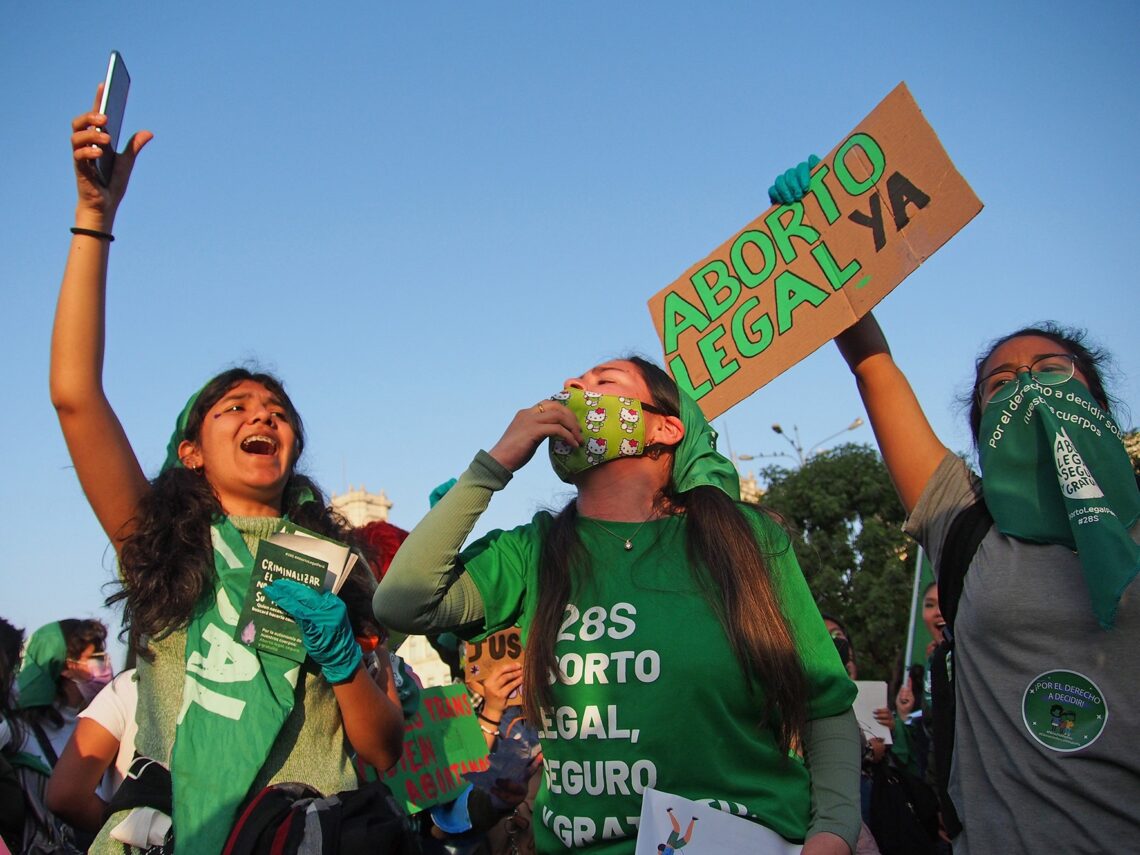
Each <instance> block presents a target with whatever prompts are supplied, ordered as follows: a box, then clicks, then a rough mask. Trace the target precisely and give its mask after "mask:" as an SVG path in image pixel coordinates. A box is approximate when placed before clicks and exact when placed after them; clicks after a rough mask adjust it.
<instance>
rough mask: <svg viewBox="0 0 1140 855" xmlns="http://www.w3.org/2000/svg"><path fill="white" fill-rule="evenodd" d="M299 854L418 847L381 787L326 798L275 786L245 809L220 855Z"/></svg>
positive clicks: (414, 851)
mask: <svg viewBox="0 0 1140 855" xmlns="http://www.w3.org/2000/svg"><path fill="white" fill-rule="evenodd" d="M314 819H315V820H316V822H314V821H313V820H314ZM297 852H305V853H337V852H340V853H345V855H354V853H360V855H364V853H368V855H418V853H419V852H420V843H419V837H418V835H417V833H416V831H415V828H414V826H413V825H412V823H411V820H410V819H409V817H408V815H407V814H406V813H405V812H404V810H403V808H402V807H401V806H400V804H399V803H398V802H397V801H396V799H395V797H393V795H392V791H391V790H389V789H388V787H387V786H386V785H385V784H384V783H383V782H382V781H373V782H372V783H370V784H364V785H362V786H361V787H360V789H357V790H346V791H344V792H341V793H335V794H334V795H331V796H328V797H327V798H326V797H323V796H322V795H321V794H320V793H319V792H317V791H316V790H314V789H313V788H312V787H309V786H307V785H305V784H273V785H271V786H268V787H266V788H265V789H263V790H262V791H261V792H259V793H258V794H257V795H256V796H254V797H253V800H252V801H250V803H249V804H248V805H246V807H245V809H244V810H243V811H242V813H241V815H240V816H239V817H238V820H237V822H236V823H235V824H234V827H233V829H232V830H231V831H230V836H229V840H227V841H226V846H225V849H223V850H222V855H291V853H297Z"/></svg>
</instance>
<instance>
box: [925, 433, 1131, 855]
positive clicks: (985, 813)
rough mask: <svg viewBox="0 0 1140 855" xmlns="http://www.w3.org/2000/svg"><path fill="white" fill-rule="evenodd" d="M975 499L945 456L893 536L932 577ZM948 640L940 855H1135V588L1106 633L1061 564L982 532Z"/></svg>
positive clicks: (965, 476) (1055, 550)
mask: <svg viewBox="0 0 1140 855" xmlns="http://www.w3.org/2000/svg"><path fill="white" fill-rule="evenodd" d="M980 496H981V481H980V480H979V479H978V478H977V476H976V475H974V474H973V473H972V472H970V470H969V469H968V468H967V467H966V465H965V464H964V463H963V462H962V460H960V459H959V458H958V457H956V456H955V455H953V454H947V456H946V458H945V459H944V460H943V461H942V463H941V464H940V465H939V467H938V469H937V471H935V473H934V475H933V477H932V478H931V480H930V483H929V484H927V485H926V489H925V490H924V491H923V494H922V496H921V498H920V499H919V502H918V505H917V506H916V507H915V509H914V513H912V514H911V517H910V519H909V520H908V521H907V525H906V530H907V532H908V533H909V534H911V535H913V536H914V537H915V538H916V539H917V540H918V541H919V543H921V544H922V546H923V548H924V549H925V550H926V552H927V554H928V555H929V556H930V558H931V561H932V562H933V564H934V566H935V567H937V566H938V562H939V559H940V558H941V553H942V547H943V541H944V539H945V537H946V532H947V529H948V528H949V526H950V524H951V523H952V522H953V520H954V518H955V516H956V515H957V514H958V512H959V511H961V510H962V509H963V508H965V507H967V506H969V505H971V504H973V502H974V501H976V499H977V498H979V497H980ZM1132 538H1133V540H1136V541H1137V542H1140V523H1138V524H1137V525H1135V526H1133V528H1132ZM955 630H956V632H955V638H956V642H955V649H954V666H953V667H954V679H955V681H956V684H957V715H956V722H955V743H954V762H953V765H952V766H951V770H950V796H951V798H953V800H954V804H955V806H956V807H957V809H958V813H959V815H960V817H961V819H962V824H963V826H964V830H963V831H962V833H961V835H959V837H958V838H957V839H956V840H955V841H954V855H978V853H986V852H996V853H1002V855H1006V853H1010V852H1048V853H1066V855H1071V853H1083V852H1088V853H1103V852H1125V851H1133V852H1137V851H1140V655H1138V654H1140V587H1138V585H1137V584H1136V583H1134V584H1133V585H1132V586H1131V587H1130V588H1128V589H1127V590H1126V591H1125V592H1124V596H1123V597H1122V598H1121V600H1120V607H1119V610H1118V612H1117V616H1116V626H1115V628H1113V629H1112V630H1110V631H1107V632H1106V631H1105V630H1103V629H1101V628H1100V626H1099V625H1098V623H1097V621H1096V618H1095V617H1094V616H1093V611H1092V604H1091V602H1090V600H1089V595H1088V590H1087V588H1086V587H1085V581H1084V578H1083V575H1082V570H1081V565H1080V562H1079V560H1078V558H1077V556H1076V554H1075V553H1074V552H1073V551H1072V550H1070V549H1068V548H1067V547H1064V546H1054V545H1046V546H1043V545H1039V544H1032V543H1027V542H1024V541H1019V540H1016V539H1014V538H1010V537H1006V536H1005V535H1003V534H1001V533H1000V532H999V531H998V530H997V529H996V528H991V529H990V531H989V532H987V534H986V536H985V538H984V539H983V540H982V542H981V545H980V546H979V547H978V551H977V553H976V554H975V555H974V559H973V561H972V562H971V563H970V567H969V571H968V572H967V574H966V579H965V587H964V589H963V592H962V599H961V601H960V603H959V607H958V616H957V619H956V621H955Z"/></svg>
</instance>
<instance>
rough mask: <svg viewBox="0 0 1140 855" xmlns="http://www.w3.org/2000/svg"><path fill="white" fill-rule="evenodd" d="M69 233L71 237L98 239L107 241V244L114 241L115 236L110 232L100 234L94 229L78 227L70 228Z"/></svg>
mask: <svg viewBox="0 0 1140 855" xmlns="http://www.w3.org/2000/svg"><path fill="white" fill-rule="evenodd" d="M71 233H72V234H73V235H86V236H87V237H93V238H98V239H99V240H105V241H107V243H110V242H111V241H113V240H114V239H115V236H114V235H113V234H111V233H110V232H100V231H96V230H95V229H81V228H79V226H72V227H71Z"/></svg>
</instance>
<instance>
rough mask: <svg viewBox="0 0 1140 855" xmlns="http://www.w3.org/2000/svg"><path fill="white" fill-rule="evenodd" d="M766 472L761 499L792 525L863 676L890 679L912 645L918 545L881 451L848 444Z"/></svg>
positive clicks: (800, 554) (806, 567) (808, 573)
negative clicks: (908, 532)
mask: <svg viewBox="0 0 1140 855" xmlns="http://www.w3.org/2000/svg"><path fill="white" fill-rule="evenodd" d="M760 475H761V478H762V479H763V480H764V481H766V482H767V485H768V489H767V492H766V493H765V494H764V497H763V499H762V500H761V502H762V504H763V506H764V507H766V508H768V509H769V510H771V511H775V512H776V513H778V514H779V515H780V516H782V517H783V519H784V523H785V525H786V526H787V527H788V529H789V530H790V531H791V533H792V543H793V546H794V548H795V552H796V557H797V558H799V562H800V566H801V567H802V568H803V571H804V576H805V577H806V578H807V582H808V586H809V587H810V588H811V590H812V593H813V595H814V596H815V600H816V603H817V604H818V605H819V608H820V610H821V611H824V612H828V613H830V614H832V615H834V616H835V617H837V618H838V619H839V620H840V621H841V622H842V623H843V625H844V626H845V627H846V628H847V632H848V635H849V636H850V638H851V642H852V644H853V646H854V648H855V654H856V663H857V664H858V666H859V677H860V678H861V679H873V680H890V679H891V677H892V676H893V675H894V673H895V670H896V668H897V666H898V658H899V654H900V651H902V649H903V648H904V647H905V645H906V631H907V622H908V619H909V617H910V597H911V589H912V586H913V573H914V558H915V554H916V548H917V547H916V546H915V544H914V542H913V541H911V540H910V538H908V537H907V536H906V535H904V534H903V532H902V524H903V520H904V517H905V512H904V510H903V506H902V503H901V502H900V501H899V498H898V495H897V494H896V493H895V488H894V485H893V484H892V483H891V480H890V476H889V475H888V474H887V468H886V466H884V465H883V461H882V460H881V459H880V457H879V455H878V452H876V451H875V450H874V449H873V448H872V447H870V446H868V445H857V444H846V445H841V446H838V447H836V448H833V449H831V450H829V451H826V452H823V453H821V454H817V455H815V456H813V457H811V458H809V459H808V460H807V462H805V463H804V464H803V465H802V466H800V467H799V468H795V469H788V468H785V467H782V466H778V465H774V466H768V467H766V468H765V469H763V470H762V471H761V473H760Z"/></svg>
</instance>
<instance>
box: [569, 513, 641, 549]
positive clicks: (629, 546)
mask: <svg viewBox="0 0 1140 855" xmlns="http://www.w3.org/2000/svg"><path fill="white" fill-rule="evenodd" d="M655 513H657V510H656V509H654V510H652V511H650V512H649V516H647V517H646V518H645V519H643V520H642V521H641V525H639V526H638V527H637V528H635V529H634V530H633V534H631V535H630V536H629V537H622V536H621V535H620V534H617V533H616V532H612V531H610V530H609V529H608V528H606V527H605V526H604V525H602V524H601V523H600V522H598V521H597V520H596V519H594V518H593V517H587V518H586V519H588V520H589V521H590V522H592V523H593V524H594V525H596V526H597V527H598V528H600V529H601V530H602V531H604V532H605V533H606V534H608V535H610V536H611V537H616V538H617V539H618V540H620V541H623V542H624V544H625V551H626V552H629V551H630V550H632V549H633V539H634V538H635V537H637V533H638V532H639V531H641V529H642V528H644V527H645V524H646V523H647V522H649V521H650V520H651V519H653V515H654V514H655Z"/></svg>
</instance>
